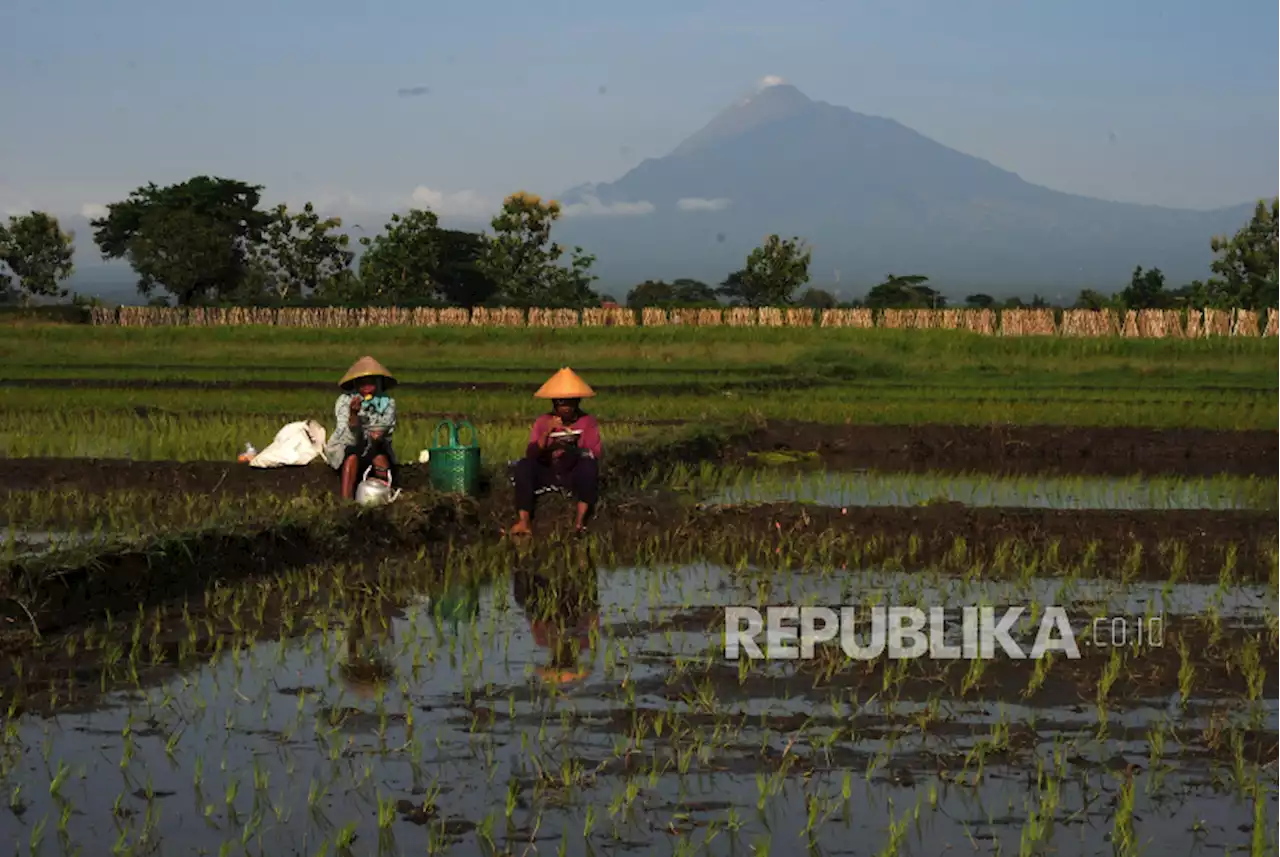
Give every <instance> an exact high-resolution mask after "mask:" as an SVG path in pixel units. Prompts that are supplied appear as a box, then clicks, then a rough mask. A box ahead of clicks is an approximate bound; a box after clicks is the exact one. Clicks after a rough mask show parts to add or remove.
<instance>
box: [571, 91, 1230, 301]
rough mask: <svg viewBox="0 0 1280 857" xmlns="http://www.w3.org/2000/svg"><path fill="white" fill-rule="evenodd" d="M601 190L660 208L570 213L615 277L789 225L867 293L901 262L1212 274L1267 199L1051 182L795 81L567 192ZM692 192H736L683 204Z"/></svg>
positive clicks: (963, 283) (1100, 282)
mask: <svg viewBox="0 0 1280 857" xmlns="http://www.w3.org/2000/svg"><path fill="white" fill-rule="evenodd" d="M587 187H589V191H588V190H586V189H585V188H587ZM588 193H589V194H590V196H591V197H593V198H594V199H595V200H596V202H597V204H599V205H604V206H611V205H618V204H625V203H636V202H640V201H644V202H648V203H651V204H652V205H653V206H655V211H654V213H653V214H652V215H649V216H646V217H611V218H593V219H591V220H590V221H588V220H586V219H580V220H575V221H568V220H567V221H566V222H565V227H564V233H563V235H562V237H563V238H564V239H565V240H566V241H567V240H570V239H572V241H573V243H580V244H583V245H584V246H587V247H589V248H590V249H591V251H592V252H594V253H596V254H597V256H598V257H599V268H600V273H601V274H602V275H603V277H604V278H606V279H621V280H626V279H628V278H634V277H635V276H636V275H637V274H640V272H641V270H642V266H643V265H644V264H645V262H644V259H645V257H646V256H648V257H649V259H650V261H649V266H648V267H644V268H643V270H644V271H645V272H646V273H644V274H643V276H642V278H646V277H648V278H658V277H663V278H668V279H669V278H671V277H674V276H697V277H700V278H707V277H708V276H712V277H716V276H717V275H716V274H715V272H716V271H719V274H718V278H723V276H724V275H725V274H726V273H727V272H728V271H729V270H733V269H735V268H737V267H740V266H741V264H742V261H743V259H744V258H745V254H746V252H747V251H749V250H750V248H751V247H752V246H755V244H756V243H758V242H759V240H760V239H761V238H762V237H763V236H764V235H765V234H769V233H775V232H776V233H779V234H785V235H798V236H800V237H803V238H806V239H807V240H808V241H809V242H810V243H811V244H812V245H813V246H814V265H813V267H812V269H811V271H812V274H813V275H814V276H813V279H814V280H815V281H816V282H830V279H829V277H824V272H825V271H832V272H840V273H844V274H848V275H850V276H852V277H853V278H854V279H855V280H857V281H859V283H860V287H861V288H864V289H865V288H866V287H868V286H869V285H871V284H873V281H874V282H878V281H879V278H882V277H883V276H884V275H885V274H886V273H888V272H889V271H894V272H896V273H903V272H906V271H909V272H911V273H922V274H927V275H929V276H930V277H931V278H933V279H934V280H935V281H936V282H938V283H940V284H942V285H943V286H944V287H946V286H948V285H950V286H953V287H954V288H957V289H958V288H973V287H988V288H1000V287H1003V288H1005V289H1006V290H1007V289H1013V288H1021V289H1023V290H1028V289H1036V288H1041V289H1044V288H1050V289H1063V290H1067V289H1079V288H1086V287H1088V288H1102V289H1104V290H1112V289H1118V288H1121V287H1123V285H1124V284H1125V283H1126V282H1127V279H1128V275H1129V273H1130V272H1131V271H1132V269H1133V267H1134V266H1136V265H1143V266H1144V267H1160V268H1161V269H1162V270H1164V271H1165V272H1166V274H1167V275H1169V279H1170V281H1171V282H1181V281H1186V280H1190V279H1193V278H1203V277H1205V276H1207V275H1208V271H1209V269H1208V265H1209V261H1210V259H1211V257H1212V254H1211V251H1210V249H1209V240H1210V238H1211V236H1213V235H1216V234H1231V233H1233V232H1235V231H1236V230H1237V229H1239V228H1240V227H1241V226H1243V225H1244V224H1245V222H1247V220H1248V217H1249V215H1250V213H1251V211H1252V207H1253V205H1254V202H1252V201H1251V202H1242V203H1240V204H1239V205H1234V206H1225V207H1222V208H1218V209H1213V210H1209V211H1203V210H1193V209H1178V208H1170V207H1165V206H1155V205H1147V204H1140V203H1130V202H1117V201H1111V200H1103V199H1097V198H1095V197H1088V196H1084V195H1080V194H1071V193H1067V192H1064V191H1058V190H1054V189H1051V188H1046V187H1043V186H1041V185H1036V184H1033V183H1031V182H1028V181H1026V180H1025V179H1023V178H1022V177H1021V176H1019V175H1018V174H1016V173H1014V172H1011V171H1009V170H1005V169H1003V168H1002V167H999V166H998V165H996V164H992V163H991V162H989V161H986V160H984V159H981V158H977V157H975V156H972V155H968V154H965V153H963V152H960V151H958V150H955V149H952V148H950V147H947V146H945V145H944V144H942V143H939V142H937V141H935V140H933V139H931V138H929V137H926V136H925V135H923V134H921V133H919V132H917V131H915V130H914V129H911V128H909V127H907V126H905V125H903V124H902V123H900V122H898V121H897V120H894V119H890V118H886V117H877V116H869V115H866V114H861V113H857V112H855V111H853V110H851V109H849V108H847V107H840V106H836V105H831V104H828V103H826V102H818V101H812V100H810V99H809V98H808V97H807V96H805V95H804V94H803V93H801V92H800V91H799V90H797V89H796V88H795V87H792V86H790V85H787V84H780V85H775V86H770V87H767V88H765V89H763V90H762V91H761V92H758V93H757V94H755V95H754V96H752V97H750V98H747V99H743V100H742V101H739V102H737V103H735V104H734V105H731V106H730V107H728V108H726V109H725V110H722V111H721V112H720V113H718V114H717V115H716V116H715V117H713V118H712V119H711V121H710V122H708V123H707V124H706V125H705V126H703V127H702V128H700V129H698V130H697V131H695V132H694V133H693V134H692V135H690V137H688V138H686V139H685V140H684V141H682V142H681V143H680V144H678V145H677V146H676V147H674V148H673V149H672V150H671V152H669V153H668V154H667V155H664V156H662V157H658V158H648V159H646V160H644V161H642V162H641V163H639V164H637V165H636V166H635V167H633V168H632V169H631V170H629V171H627V172H626V173H624V174H623V175H622V176H621V177H619V178H618V179H616V180H615V181H612V182H604V183H596V184H592V185H590V186H581V185H580V186H578V187H576V188H572V189H570V190H569V191H567V192H566V193H565V194H563V195H562V197H561V199H562V201H563V202H565V203H566V204H570V205H572V204H575V203H583V202H587V201H588V200H587V199H586V196H587V194H588ZM681 199H685V200H689V199H704V200H710V199H718V200H721V201H723V204H722V205H721V206H720V207H719V209H715V210H712V209H708V208H704V209H702V210H698V211H674V212H673V211H672V209H673V207H677V206H678V203H679V202H680V200H681ZM694 216H697V219H693V218H694ZM653 247H662V248H663V250H664V252H663V253H662V254H661V256H660V257H659V258H657V259H653V258H652V254H651V253H646V252H645V250H644V248H653ZM726 266H727V267H726ZM836 276H839V274H836Z"/></svg>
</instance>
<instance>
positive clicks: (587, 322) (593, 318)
mask: <svg viewBox="0 0 1280 857" xmlns="http://www.w3.org/2000/svg"><path fill="white" fill-rule="evenodd" d="M608 323H609V311H608V310H607V309H603V308H601V307H587V308H586V309H584V310H583V311H582V326H583V327H604V326H605V325H607V324H608Z"/></svg>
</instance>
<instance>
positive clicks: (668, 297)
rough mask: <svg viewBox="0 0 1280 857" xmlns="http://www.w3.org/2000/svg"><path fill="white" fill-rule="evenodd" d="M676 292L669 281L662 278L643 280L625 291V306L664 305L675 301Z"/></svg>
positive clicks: (635, 307) (638, 307) (641, 307)
mask: <svg viewBox="0 0 1280 857" xmlns="http://www.w3.org/2000/svg"><path fill="white" fill-rule="evenodd" d="M675 299H676V292H675V289H674V288H672V286H671V284H670V283H666V282H663V281H662V280H645V281H644V282H643V283H641V284H640V285H638V286H636V287H635V288H634V289H632V290H631V291H629V292H627V306H629V307H631V308H632V309H644V308H645V307H649V306H666V305H668V304H672V303H675Z"/></svg>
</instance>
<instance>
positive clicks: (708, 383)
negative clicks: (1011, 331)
mask: <svg viewBox="0 0 1280 857" xmlns="http://www.w3.org/2000/svg"><path fill="white" fill-rule="evenodd" d="M0 330H2V333H0V393H2V397H0V566H2V567H3V573H2V574H0V718H3V730H2V731H0V853H9V852H10V851H12V853H14V854H16V855H72V854H80V855H92V856H93V857H96V855H108V854H110V855H162V854H167V855H246V857H248V856H249V855H251V856H252V857H284V855H305V857H315V855H335V857H355V855H410V854H413V855H417V854H456V855H486V857H490V855H492V856H493V857H496V855H532V854H548V855H550V854H555V855H606V854H610V855H620V854H634V855H649V854H672V855H686V854H687V855H693V854H709V855H740V854H741V855H769V854H774V855H789V854H806V855H810V854H813V855H868V857H880V855H918V857H933V855H944V854H984V855H987V854H992V855H994V854H999V855H1020V857H1030V855H1051V854H1052V855H1109V856H1110V857H1114V855H1183V854H1185V855H1202V854H1203V855H1222V854H1237V855H1267V854H1276V853H1277V848H1276V844H1277V836H1278V830H1277V791H1278V787H1280V783H1278V779H1277V735H1278V717H1280V701H1278V697H1280V687H1278V682H1277V672H1276V669H1275V667H1276V666H1277V663H1278V660H1280V651H1278V649H1280V646H1278V638H1280V609H1278V606H1280V588H1278V587H1280V575H1278V571H1277V549H1278V547H1277V511H1278V510H1277V483H1276V477H1277V467H1278V461H1277V437H1278V435H1277V431H1276V429H1277V423H1278V421H1280V414H1278V413H1277V389H1278V386H1280V376H1278V375H1280V373H1278V371H1277V352H1276V345H1275V340H1274V339H1262V338H1252V337H1217V338H1202V339H1155V338H1152V339H1138V338H1132V339H1127V338H1121V337H1100V338H1085V337H1079V338H1074V337H1073V338H1066V337H1032V336H1025V337H1009V338H1002V337H994V336H982V335H979V334H970V333H966V332H963V331H930V330H888V329H849V330H843V329H816V328H815V329H795V328H776V329H761V328H752V329H733V328H693V329H689V328H684V329H681V328H678V327H658V328H630V329H624V328H589V327H582V328H569V329H554V328H525V329H501V328H480V329H471V328H443V327H436V328H384V329H344V330H309V329H292V328H289V329H287V328H280V327H274V328H271V327H253V326H243V327H227V328H178V327H156V328H136V327H119V326H106V327H89V326H84V325H70V324H67V325H54V324H34V325H25V326H17V325H15V326H11V327H6V328H3V329H0ZM363 354H372V355H374V356H375V357H377V358H378V359H379V360H380V361H381V362H382V363H384V364H385V365H387V366H388V367H389V368H390V369H391V370H392V371H393V372H395V373H396V375H397V377H398V379H399V381H400V384H399V386H398V387H397V388H396V390H395V391H394V394H395V396H396V401H397V406H398V412H399V425H398V427H397V429H396V433H395V444H396V449H397V451H398V453H399V456H400V458H401V460H402V461H403V462H405V464H404V467H403V471H402V473H401V474H400V479H399V482H398V484H399V485H400V486H401V487H403V489H404V493H403V494H402V495H401V496H400V497H399V499H397V500H396V501H395V502H394V503H392V504H391V505H390V506H386V507H382V508H373V509H361V508H358V507H354V506H352V505H349V504H345V503H343V502H341V500H340V498H339V497H338V496H337V482H336V477H335V475H334V474H333V473H332V471H330V470H329V469H328V468H327V467H326V466H325V465H324V464H323V463H322V462H319V461H317V462H315V463H313V464H311V465H308V466H303V467H291V468H281V469H278V470H257V469H252V468H249V467H248V466H247V465H245V464H241V463H238V462H237V461H236V456H237V454H238V453H239V452H240V450H241V449H242V448H243V446H244V445H245V444H246V443H252V444H253V445H255V446H256V447H257V448H258V449H261V448H263V447H264V446H266V445H267V444H268V443H269V442H270V441H271V439H272V437H273V436H274V434H275V432H276V431H277V430H278V429H279V428H280V427H281V426H283V425H285V424H286V423H289V422H294V421H297V420H306V419H315V420H317V421H319V422H321V423H322V424H323V425H325V427H326V429H327V430H330V431H331V430H332V428H333V421H334V416H333V404H334V398H335V396H336V394H337V392H338V390H337V386H336V382H337V379H338V378H339V377H340V376H341V374H342V373H343V371H345V369H346V368H347V367H348V366H349V365H350V364H351V363H352V362H353V361H354V360H355V359H356V358H357V357H359V356H361V355H363ZM562 366H572V367H573V368H574V369H575V371H577V372H579V374H581V375H582V376H583V377H584V379H585V380H587V381H588V383H590V384H591V385H592V386H593V387H594V388H595V389H596V391H597V393H598V397H597V398H596V399H593V400H591V401H590V402H589V406H590V407H589V410H590V411H591V412H592V413H594V414H595V415H596V416H597V417H598V418H599V419H600V420H601V423H602V427H603V434H604V442H605V455H604V458H603V473H604V478H605V484H604V490H603V494H602V501H601V504H600V507H599V509H598V510H597V514H596V515H595V516H594V517H593V519H592V521H591V526H590V528H589V531H588V533H587V535H586V536H585V537H575V536H574V535H573V534H572V532H571V530H572V527H571V523H572V519H571V503H570V502H569V501H568V500H566V499H564V498H562V497H559V496H555V495H552V496H547V497H544V498H542V499H541V500H540V502H539V507H538V514H537V517H536V520H535V530H536V533H535V537H534V538H533V539H532V540H513V539H511V538H509V537H507V536H506V535H505V532H504V528H505V527H507V526H509V525H510V523H511V522H512V521H513V520H514V508H513V498H512V496H511V489H510V487H509V485H508V482H507V477H506V467H507V462H508V461H509V460H510V459H514V458H516V457H517V456H519V455H520V454H522V451H523V448H524V445H525V442H526V441H527V438H528V430H529V424H530V423H531V421H532V420H533V418H534V417H535V416H536V415H537V414H538V413H539V411H540V403H539V402H538V401H536V400H534V399H533V398H532V394H533V391H534V390H536V389H537V387H538V386H539V385H540V384H541V383H542V382H543V381H544V380H545V379H546V378H547V377H549V376H550V375H551V374H552V373H553V372H555V371H556V370H557V369H559V368H560V367H562ZM458 417H465V418H466V419H468V420H469V421H471V422H472V423H473V424H474V425H475V426H476V428H477V430H478V431H477V434H478V438H479V442H480V445H481V449H482V456H483V462H484V468H485V478H484V480H483V485H482V490H481V492H480V494H479V495H478V496H475V497H461V496H454V495H449V494H442V493H439V492H437V491H435V490H433V489H432V488H431V485H430V481H429V478H428V475H427V472H426V467H425V466H422V465H419V464H417V458H418V455H417V454H418V451H419V450H421V449H424V448H427V447H431V446H433V445H434V442H433V438H434V437H435V434H434V430H435V428H436V427H437V425H438V423H439V422H440V421H441V420H442V419H445V418H449V419H453V418H458ZM771 605H772V606H789V607H806V606H826V607H831V608H835V609H837V610H839V609H840V608H845V615H846V618H847V619H849V620H850V621H851V622H852V621H853V620H856V621H857V622H858V623H859V625H858V630H857V633H856V634H853V633H850V634H849V635H848V636H846V635H845V634H844V633H843V632H844V629H841V631H842V633H841V634H840V635H836V634H835V633H834V631H833V633H832V634H831V635H827V636H824V637H821V638H820V639H818V640H817V641H816V643H814V644H813V645H812V646H810V649H811V651H807V652H802V654H804V655H806V656H804V657H793V658H788V659H779V658H762V657H743V658H738V659H736V660H735V659H731V658H729V657H728V656H727V653H726V647H725V642H726V632H727V631H728V630H730V629H727V628H726V624H725V611H726V608H728V607H754V608H757V609H763V608H765V607H766V606H771ZM885 607H918V608H920V609H922V610H925V611H926V612H928V614H929V615H930V617H931V620H930V621H933V619H932V617H935V616H937V617H941V619H940V621H942V620H945V628H944V629H943V630H942V631H940V633H939V634H938V635H937V637H936V639H933V640H931V641H930V644H929V646H927V647H925V648H924V649H923V650H922V652H923V653H922V654H919V656H916V657H894V656H891V655H890V654H889V653H888V652H887V650H880V649H877V646H876V639H877V636H876V632H875V630H874V629H875V627H876V626H875V624H874V622H875V619H874V616H875V615H876V612H877V611H878V610H881V609H883V608H885ZM1005 607H1021V608H1023V612H1022V614H1021V615H1020V616H1018V617H1016V619H1015V620H1014V621H1013V623H1012V624H1010V625H1008V626H1007V630H1008V633H1009V636H1010V639H1011V640H1013V641H1014V642H1015V643H1019V644H1022V645H1023V647H1024V649H1025V648H1028V647H1029V646H1030V643H1031V641H1033V640H1034V639H1035V638H1036V636H1037V631H1038V629H1039V628H1040V626H1041V622H1042V619H1043V617H1044V616H1046V615H1048V613H1049V612H1050V611H1052V610H1059V609H1060V610H1061V611H1063V613H1064V614H1065V615H1066V616H1067V617H1068V620H1069V624H1070V629H1071V631H1072V634H1073V639H1074V640H1075V642H1076V643H1077V644H1078V645H1077V651H1075V652H1074V656H1073V655H1072V654H1071V653H1062V652H1054V653H1051V654H1050V655H1048V656H1047V657H1043V658H1032V657H1028V658H1019V657H1014V656H1013V655H1012V654H1011V653H1010V652H1009V651H1008V650H1007V649H1001V648H1000V646H999V645H997V646H996V647H995V648H994V650H988V651H986V652H985V654H986V655H990V656H983V651H982V650H979V656H977V657H974V656H972V652H970V653H969V654H963V653H964V652H969V650H968V649H967V648H966V647H967V646H968V635H967V628H964V627H963V622H964V621H967V619H966V617H968V616H970V615H973V614H977V613H979V612H981V610H982V608H991V609H993V610H995V611H997V612H999V611H1002V610H1003V609H1004V608H1005ZM891 636H892V635H891ZM880 639H881V642H883V635H882V636H881V638H880ZM761 643H762V645H763V643H764V638H763V637H762V638H761ZM944 643H945V644H947V646H950V644H951V643H954V644H956V645H955V646H954V647H951V648H950V649H949V651H951V652H952V653H951V654H949V655H948V654H947V651H944V649H945V648H946V647H945V646H942V645H941V644H944ZM961 643H963V644H964V645H963V646H962V645H961ZM802 648H803V647H802ZM956 652H961V654H956Z"/></svg>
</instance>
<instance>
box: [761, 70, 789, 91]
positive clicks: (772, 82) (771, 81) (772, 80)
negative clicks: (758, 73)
mask: <svg viewBox="0 0 1280 857" xmlns="http://www.w3.org/2000/svg"><path fill="white" fill-rule="evenodd" d="M784 83H786V81H785V80H783V79H782V78H780V77H778V76H777V75H776V74H766V75H765V76H764V77H762V78H760V83H759V84H758V86H759V88H760V89H768V88H769V87H771V86H781V85H782V84H784Z"/></svg>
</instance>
